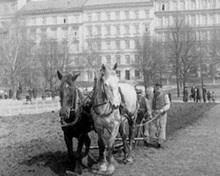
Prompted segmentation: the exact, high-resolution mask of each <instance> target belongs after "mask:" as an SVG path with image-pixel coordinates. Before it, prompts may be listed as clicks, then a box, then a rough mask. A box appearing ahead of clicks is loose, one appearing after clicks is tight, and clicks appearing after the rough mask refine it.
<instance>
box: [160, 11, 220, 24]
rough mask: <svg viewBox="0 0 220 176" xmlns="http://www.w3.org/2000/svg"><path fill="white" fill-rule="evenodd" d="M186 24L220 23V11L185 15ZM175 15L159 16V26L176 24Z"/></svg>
mask: <svg viewBox="0 0 220 176" xmlns="http://www.w3.org/2000/svg"><path fill="white" fill-rule="evenodd" d="M183 18H184V20H185V23H186V24H189V25H191V26H201V25H214V24H220V13H215V14H213V13H212V14H198V15H193V14H192V15H185V17H183ZM174 19H175V17H173V16H164V17H158V19H157V24H158V26H159V27H167V26H173V25H174Z"/></svg>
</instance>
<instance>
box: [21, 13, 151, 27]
mask: <svg viewBox="0 0 220 176" xmlns="http://www.w3.org/2000/svg"><path fill="white" fill-rule="evenodd" d="M113 14H115V15H113ZM132 18H133V19H138V18H142V19H145V18H149V10H145V11H143V12H142V11H139V10H135V11H133V12H132V11H125V12H122V11H116V12H103V13H101V12H98V13H88V14H87V15H86V16H85V21H103V20H107V21H110V20H120V19H132ZM79 22H80V15H79V14H78V15H77V14H76V15H72V16H44V17H36V18H35V17H33V18H30V19H26V21H25V23H26V25H48V24H70V23H79Z"/></svg>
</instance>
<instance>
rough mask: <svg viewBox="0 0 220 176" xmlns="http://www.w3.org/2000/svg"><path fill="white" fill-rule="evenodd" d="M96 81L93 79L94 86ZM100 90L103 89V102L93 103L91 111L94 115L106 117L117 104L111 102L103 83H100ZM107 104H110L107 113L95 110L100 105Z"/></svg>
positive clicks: (116, 107)
mask: <svg viewBox="0 0 220 176" xmlns="http://www.w3.org/2000/svg"><path fill="white" fill-rule="evenodd" d="M96 81H97V80H95V86H96V83H97V82H96ZM94 90H95V87H94ZM102 90H103V94H104V102H102V103H98V104H95V105H93V107H92V109H93V111H94V112H95V113H96V115H98V116H102V117H107V116H109V115H110V114H112V113H113V111H114V110H116V109H118V108H119V106H114V105H113V104H112V102H111V101H110V100H109V98H108V96H107V93H106V90H105V86H104V84H103V83H102ZM93 98H94V97H93ZM107 104H109V106H110V111H109V112H108V113H106V112H104V113H101V112H99V111H98V110H97V108H98V107H101V106H104V105H107Z"/></svg>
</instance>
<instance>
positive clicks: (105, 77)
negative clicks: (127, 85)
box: [97, 63, 121, 107]
mask: <svg viewBox="0 0 220 176" xmlns="http://www.w3.org/2000/svg"><path fill="white" fill-rule="evenodd" d="M116 68H117V63H116V64H115V65H114V67H113V68H111V67H110V66H109V65H104V64H103V65H102V67H101V69H100V75H99V79H98V80H97V83H98V86H100V89H101V90H102V92H103V94H104V98H105V99H106V100H107V101H109V102H110V103H111V104H112V105H113V107H118V106H119V105H120V102H121V97H120V94H119V92H118V82H119V78H118V76H117V74H116Z"/></svg>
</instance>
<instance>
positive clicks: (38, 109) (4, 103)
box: [0, 98, 60, 116]
mask: <svg viewBox="0 0 220 176" xmlns="http://www.w3.org/2000/svg"><path fill="white" fill-rule="evenodd" d="M59 109H60V103H59V99H58V98H56V99H54V100H52V99H46V100H41V99H37V100H34V101H32V102H31V103H30V102H26V101H25V100H22V101H18V100H0V116H13V115H19V114H39V113H43V112H50V111H58V110H59Z"/></svg>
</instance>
